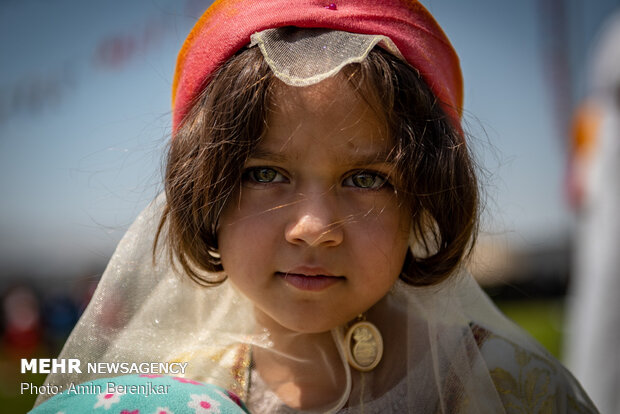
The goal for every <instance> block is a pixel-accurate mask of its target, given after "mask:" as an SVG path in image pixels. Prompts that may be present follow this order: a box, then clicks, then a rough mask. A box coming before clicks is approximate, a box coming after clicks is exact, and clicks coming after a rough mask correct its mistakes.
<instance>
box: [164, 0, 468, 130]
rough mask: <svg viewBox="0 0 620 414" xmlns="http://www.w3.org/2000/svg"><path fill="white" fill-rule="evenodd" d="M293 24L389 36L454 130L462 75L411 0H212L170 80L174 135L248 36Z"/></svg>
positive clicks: (427, 16) (424, 14)
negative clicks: (416, 71)
mask: <svg viewBox="0 0 620 414" xmlns="http://www.w3.org/2000/svg"><path fill="white" fill-rule="evenodd" d="M282 26H297V27H306V28H326V29H334V30H342V31H346V32H353V33H364V34H380V35H384V36H387V37H389V38H390V39H391V40H392V42H394V44H395V45H396V47H398V49H399V51H400V52H401V54H402V55H403V57H404V58H405V59H406V60H407V62H409V64H410V65H411V66H413V67H414V68H416V69H417V70H418V71H419V72H420V74H421V76H422V78H423V79H424V80H425V81H426V83H427V84H428V85H429V87H430V88H431V90H432V91H433V93H434V94H435V96H437V98H438V99H439V102H440V103H441V105H442V107H443V109H444V111H445V112H446V113H447V114H448V116H449V117H450V119H451V120H452V122H453V123H454V125H455V126H456V127H457V128H458V129H459V130H460V118H461V110H462V106H463V78H462V74H461V69H460V64H459V59H458V56H457V55H456V52H455V51H454V49H453V47H452V45H451V44H450V41H449V40H448V38H447V37H446V35H445V33H444V32H443V30H442V29H441V27H439V25H438V24H437V22H436V21H435V19H434V18H433V16H431V14H430V13H429V12H428V11H427V10H426V9H425V8H424V7H423V6H422V5H421V4H420V3H419V2H418V1H415V0H335V1H333V2H327V1H324V0H260V1H250V0H217V1H215V2H214V3H213V4H212V5H211V7H209V9H208V10H207V11H206V12H205V13H204V14H203V15H202V17H201V18H200V20H198V22H197V23H196V25H195V26H194V28H193V29H192V31H191V32H190V34H189V36H188V37H187V39H186V40H185V43H184V44H183V47H182V48H181V51H180V52H179V57H178V59H177V67H176V71H175V75H174V80H173V84H172V107H173V121H172V122H173V124H172V125H173V132H175V131H176V130H177V129H178V127H179V125H180V123H181V121H182V120H183V118H184V117H185V115H186V114H187V112H188V111H189V109H190V106H191V104H192V102H193V101H194V98H195V97H196V96H197V95H198V94H199V93H200V92H201V91H202V89H203V88H204V87H205V85H206V84H207V83H208V81H209V79H210V78H211V76H212V74H213V73H214V71H215V70H216V69H217V68H218V67H219V66H220V65H221V64H223V63H224V62H225V61H226V60H227V59H229V58H230V57H231V56H232V55H233V54H235V53H236V52H237V51H238V50H239V49H241V48H242V47H244V46H245V45H248V44H249V43H250V36H251V35H252V34H253V33H256V32H260V31H262V30H265V29H269V28H275V27H282Z"/></svg>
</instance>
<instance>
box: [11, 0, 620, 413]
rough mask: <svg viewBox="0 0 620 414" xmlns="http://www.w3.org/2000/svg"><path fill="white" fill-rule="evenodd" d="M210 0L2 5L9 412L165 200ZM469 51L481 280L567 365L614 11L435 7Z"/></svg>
mask: <svg viewBox="0 0 620 414" xmlns="http://www.w3.org/2000/svg"><path fill="white" fill-rule="evenodd" d="M209 4H210V1H207V0H134V1H131V2H126V1H120V0H108V1H105V2H84V1H78V0H56V1H53V2H50V1H44V0H20V1H17V0H1V1H0V56H1V58H0V62H1V63H0V73H1V76H0V194H1V200H2V201H1V202H0V301H1V302H0V340H1V342H0V405H3V406H7V407H12V408H11V412H25V411H26V410H27V409H28V408H30V407H31V405H32V403H33V401H34V398H35V397H36V396H35V395H20V394H19V384H20V383H21V382H25V381H32V382H34V383H35V384H40V383H41V382H42V381H43V377H41V376H36V375H35V376H32V377H29V376H26V375H21V374H19V365H18V364H19V358H34V357H49V356H50V355H56V354H57V353H58V351H59V349H60V347H61V346H62V343H63V341H64V339H65V338H66V336H67V335H68V333H69V332H70V331H71V328H72V326H73V325H74V323H75V322H76V320H77V318H78V317H79V314H80V313H81V311H82V310H83V309H84V307H85V306H86V304H87V303H88V300H89V298H90V296H91V295H92V292H93V290H94V288H95V286H96V283H97V280H98V278H99V277H100V275H101V273H102V272H103V270H104V268H105V265H106V263H107V261H108V259H109V257H110V255H111V254H112V252H113V250H114V248H115V246H116V243H117V242H118V241H119V239H120V238H121V237H122V235H123V233H124V231H125V230H126V228H127V227H128V225H129V224H131V222H132V221H133V219H134V218H135V216H136V215H137V213H138V212H139V211H140V210H141V209H142V208H144V207H145V206H146V205H147V204H148V203H149V202H150V201H151V200H152V199H153V198H154V197H155V195H156V194H158V193H159V192H160V191H161V190H162V185H161V170H162V155H163V151H164V149H165V146H166V143H167V140H168V139H169V134H170V126H171V119H170V89H171V79H172V73H173V70H174V64H175V59H176V53H177V51H178V49H179V48H180V46H181V44H182V42H183V40H184V38H185V37H186V35H187V33H188V32H189V30H190V28H191V27H192V25H193V24H194V22H195V21H196V19H197V18H198V17H199V16H200V14H201V12H202V11H203V10H204V9H205V8H206V7H207V6H208V5H209ZM423 4H425V5H426V6H427V8H428V9H429V10H430V11H431V13H433V14H434V16H435V17H436V19H437V20H438V21H439V23H440V24H441V25H442V27H443V28H444V30H445V31H446V33H447V34H448V36H449V37H450V39H451V40H452V42H453V44H454V46H455V48H456V50H457V51H458V53H459V55H460V56H461V62H462V67H463V72H464V76H465V88H466V89H465V97H466V99H465V109H466V115H465V123H466V129H467V130H468V131H469V133H470V134H471V139H470V145H471V147H472V148H473V149H474V151H475V153H476V154H477V157H478V160H479V162H480V164H481V169H482V176H481V181H482V183H483V186H484V191H485V211H484V216H483V234H482V236H481V239H480V242H479V245H478V248H477V250H476V253H475V255H474V257H473V259H472V263H471V269H472V271H473V272H474V274H475V276H476V277H477V278H478V280H479V281H480V282H481V283H482V284H483V286H484V287H485V289H486V290H487V291H488V292H489V294H490V295H491V297H492V298H493V299H494V300H495V301H496V303H497V304H498V305H499V306H500V307H501V308H502V309H503V310H504V311H505V312H506V313H507V314H508V315H509V316H510V317H511V318H513V319H514V320H515V321H517V323H519V324H521V325H522V326H523V327H525V328H526V329H527V330H529V331H530V332H531V333H532V334H533V335H534V336H536V337H537V338H538V339H539V340H540V341H541V342H542V343H543V344H544V345H545V346H546V347H547V348H548V349H549V350H550V351H551V352H552V353H554V354H555V355H556V356H558V357H559V358H562V353H561V349H562V340H563V338H564V336H563V325H564V323H565V321H564V318H565V298H566V292H567V289H568V288H569V286H570V281H571V274H572V272H571V271H572V266H571V263H572V260H573V259H572V258H573V256H574V255H573V250H574V249H573V246H574V235H575V221H576V219H575V213H574V209H573V208H572V207H571V204H572V205H573V206H574V205H575V204H578V202H575V195H574V194H573V192H571V191H568V190H569V189H570V186H569V185H567V176H568V174H567V168H568V165H569V164H570V163H569V160H570V159H571V122H572V118H573V114H574V113H575V110H576V108H577V107H578V105H579V104H580V102H582V101H583V99H584V98H585V97H586V95H587V84H586V79H587V76H588V70H589V69H588V67H589V63H588V62H589V59H590V58H591V53H592V45H593V44H594V42H595V41H596V39H597V36H598V33H599V32H600V29H601V27H602V24H603V22H604V21H605V19H606V18H607V17H609V16H610V15H611V14H612V12H613V11H614V10H615V9H616V8H618V7H619V6H620V4H619V1H618V0H522V1H519V2H498V1H496V0H468V1H462V0H426V1H423Z"/></svg>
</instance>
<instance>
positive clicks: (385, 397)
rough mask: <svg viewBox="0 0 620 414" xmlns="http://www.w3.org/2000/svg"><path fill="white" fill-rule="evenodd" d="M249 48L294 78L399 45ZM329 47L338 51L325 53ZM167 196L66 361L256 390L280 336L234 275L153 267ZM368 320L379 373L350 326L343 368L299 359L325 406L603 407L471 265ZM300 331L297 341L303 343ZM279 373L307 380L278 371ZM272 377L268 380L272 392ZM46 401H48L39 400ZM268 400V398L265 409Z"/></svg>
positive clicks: (399, 289)
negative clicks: (178, 374) (182, 366)
mask: <svg viewBox="0 0 620 414" xmlns="http://www.w3.org/2000/svg"><path fill="white" fill-rule="evenodd" d="M291 39H293V40H291ZM294 39H297V40H299V39H301V43H300V42H297V41H294ZM253 43H254V44H256V45H258V46H259V47H260V48H261V51H262V52H263V54H264V56H265V59H266V60H267V62H269V65H270V66H271V68H272V70H273V71H274V73H276V74H277V75H278V77H280V78H281V79H283V80H285V82H287V83H289V84H296V85H307V84H310V83H316V82H319V81H320V80H321V79H323V78H324V77H326V76H331V75H333V74H334V73H337V72H338V71H339V70H340V68H341V67H342V66H344V65H346V64H348V63H350V62H354V61H360V60H361V59H364V58H365V56H366V55H367V53H368V51H369V50H370V49H372V47H374V46H375V45H376V44H378V43H380V45H381V46H382V47H385V48H387V49H388V50H392V51H393V53H396V54H398V52H397V50H395V47H394V46H393V44H392V42H390V41H389V39H387V38H385V37H383V36H366V35H352V34H348V33H343V32H336V31H326V30H320V31H313V32H311V31H307V30H304V31H290V30H288V29H284V30H275V31H270V30H268V31H266V32H263V33H261V34H258V35H255V36H253ZM336 44H337V47H331V46H333V45H336ZM325 45H327V46H330V45H331V46H330V48H328V49H326V48H324V47H323V46H325ZM312 51H314V52H312ZM289 52H290V53H289ZM324 53H327V54H329V55H330V56H332V57H334V58H333V59H324V58H320V59H319V58H317V56H318V55H322V54H324ZM319 60H320V61H321V62H323V63H324V62H326V61H327V62H329V63H328V64H327V65H322V66H321V67H320V68H319V67H318V66H317V65H314V66H313V67H314V69H313V70H311V71H307V69H308V67H309V65H307V63H308V62H315V61H319ZM300 62H301V64H299V63H300ZM164 204H165V199H164V197H163V196H160V197H159V198H158V199H157V200H155V201H154V202H153V203H152V204H151V205H150V206H149V207H147V208H146V209H145V211H143V212H142V213H141V214H140V216H139V217H138V218H137V219H136V221H135V223H134V224H133V225H132V226H131V228H130V229H129V231H128V232H127V234H126V235H125V237H124V238H123V240H122V241H121V242H120V244H119V246H118V248H117V250H116V252H115V253H114V255H113V257H112V259H111V260H110V263H109V265H108V267H107V269H106V271H105V273H104V275H103V277H102V279H101V282H100V284H99V286H98V288H97V290H96V292H95V295H94V298H93V300H92V301H91V303H90V305H89V306H88V308H87V309H86V311H85V313H84V315H83V316H82V318H81V319H80V321H79V323H78V324H77V326H76V327H75V329H74V331H73V332H72V334H71V336H70V338H69V339H68V341H67V343H66V345H65V347H64V348H63V350H62V353H61V355H60V358H79V359H80V360H81V361H82V367H83V368H84V367H85V365H86V363H88V362H102V361H105V362H121V361H126V362H149V361H185V362H189V365H188V369H187V371H186V372H185V376H187V377H190V378H194V379H198V380H203V381H207V382H211V383H214V384H217V385H220V386H222V387H224V388H227V389H231V390H232V391H235V392H236V393H238V394H239V395H240V396H241V397H242V398H246V399H247V398H248V397H250V398H252V396H251V395H250V396H248V391H249V392H250V393H251V392H252V391H255V390H256V389H258V388H257V387H258V385H257V384H258V382H257V380H258V379H257V378H256V377H255V376H253V373H252V369H251V368H252V366H251V364H252V360H253V354H254V353H255V352H257V351H258V350H260V351H261V352H266V353H269V352H276V349H277V348H278V347H277V344H274V343H272V338H271V337H270V333H269V331H268V330H265V329H263V328H261V327H259V326H258V325H257V323H256V321H255V320H254V317H253V307H252V304H251V303H250V302H249V301H248V300H247V299H246V298H244V297H243V296H241V295H240V294H239V293H237V292H236V291H235V289H234V288H233V287H232V286H231V285H230V283H228V282H224V283H223V284H221V285H219V286H216V287H199V286H197V285H196V284H195V283H193V282H192V281H190V279H189V278H188V277H187V276H184V275H183V274H179V273H176V272H175V270H174V266H172V265H171V264H170V263H168V260H167V259H165V258H166V257H167V255H166V254H165V252H158V254H157V255H156V257H157V261H156V263H153V255H152V249H153V240H154V236H155V233H156V229H157V226H158V224H159V221H160V218H161V214H162V211H163V206H164ZM164 231H165V230H164ZM177 267H178V268H179V269H180V268H181V267H180V266H177ZM367 318H368V320H370V321H371V322H373V323H374V324H375V325H376V326H377V327H378V329H379V330H380V332H381V334H382V335H383V341H384V356H383V360H382V361H381V363H380V364H379V366H378V367H377V368H375V369H374V370H372V371H371V372H367V373H360V372H358V371H356V370H353V369H352V368H350V366H349V364H348V363H347V361H346V358H345V356H344V351H343V349H344V345H343V344H344V340H343V338H344V330H345V327H338V328H335V329H334V330H333V331H332V336H333V341H334V342H333V343H332V344H331V345H332V347H333V344H334V343H335V344H336V347H337V349H338V352H339V353H340V356H341V360H342V363H341V364H337V365H336V366H333V365H329V364H327V363H326V362H325V359H323V357H322V356H323V355H324V352H325V350H324V349H316V353H315V354H316V358H313V359H312V360H308V361H302V362H304V363H307V364H308V367H312V368H313V369H312V370H309V371H308V372H313V373H316V372H317V367H319V368H320V369H319V371H320V372H322V374H321V375H322V376H323V377H324V381H325V382H326V383H333V384H336V385H337V386H338V387H340V392H339V393H338V396H337V397H334V398H333V401H331V402H330V403H328V404H327V405H326V406H325V407H320V408H318V409H317V410H318V411H320V412H334V411H338V410H344V412H358V411H364V412H366V413H368V412H403V413H404V412H408V413H436V412H437V413H503V412H510V409H507V407H513V406H514V407H521V406H523V407H526V408H525V410H526V411H527V412H534V411H535V412H538V410H542V409H544V408H553V409H555V411H553V412H571V411H575V412H579V411H578V410H577V409H575V407H577V408H579V407H581V408H584V412H595V409H594V408H593V407H591V406H590V403H589V400H588V398H587V396H586V395H585V394H583V392H582V391H581V388H580V387H579V385H578V384H577V382H576V381H574V379H573V378H572V376H571V375H570V374H569V373H568V372H566V371H565V369H564V368H563V367H562V366H561V365H560V364H558V363H557V362H556V361H555V360H554V359H553V358H552V357H550V356H549V355H548V354H547V353H546V351H545V350H544V349H542V347H540V346H539V345H538V344H537V343H536V342H535V341H533V340H531V339H530V338H529V337H528V336H527V335H526V334H524V333H523V332H522V331H521V330H520V329H519V328H517V327H516V326H515V325H513V324H512V323H510V322H509V321H508V320H507V319H506V318H505V317H504V316H502V315H501V314H500V313H499V312H498V311H497V310H496V308H495V307H494V305H493V304H492V303H491V301H490V300H489V299H488V298H487V296H486V295H485V294H484V293H483V292H482V291H481V290H480V288H479V287H478V285H477V284H476V282H475V281H474V280H473V279H472V278H471V276H470V275H468V274H467V273H466V272H465V271H462V272H460V273H459V274H456V275H453V276H452V277H450V278H449V279H448V280H447V281H445V282H444V283H442V284H440V285H437V286H433V287H426V288H415V287H411V286H408V285H406V284H405V283H403V282H401V281H398V282H397V283H396V284H395V285H394V287H393V288H392V290H391V291H390V293H389V294H388V295H387V296H386V297H385V298H384V299H383V300H381V301H380V302H379V303H378V304H377V305H375V306H374V307H373V308H371V309H369V310H368V312H367ZM304 335H305V334H297V337H296V338H290V339H291V340H302V341H303V339H304ZM277 357H278V358H288V357H290V356H289V355H281V354H279V355H277ZM296 362H300V361H296ZM313 375H314V374H313ZM97 376H110V374H106V375H104V374H94V373H89V372H87V371H86V370H85V369H83V370H82V373H81V374H51V375H49V377H48V378H47V380H46V383H48V384H52V385H64V386H65V387H66V385H67V384H69V383H74V384H78V383H81V382H84V381H87V380H90V379H92V378H94V377H97ZM281 381H282V382H286V381H303V378H290V377H289V378H287V377H286V376H284V377H283V378H282V379H281ZM275 385H276V387H274V384H273V383H271V384H270V388H271V389H277V384H275ZM264 392H268V390H264ZM48 397H49V396H48V395H42V396H40V397H39V400H38V403H41V402H42V401H44V400H45V399H46V398H48ZM262 397H263V394H261V395H260V396H259V399H260V398H262ZM511 404H512V405H511ZM527 404H529V405H527ZM571 404H572V405H571ZM256 407H257V406H256V405H255V408H256ZM343 407H344V408H343ZM527 407H529V408H527ZM273 409H274V407H271V408H270V407H269V406H264V407H262V408H260V409H259V411H260V410H263V411H264V412H272V411H271V410H273ZM528 410H530V411H528ZM524 412H525V411H524Z"/></svg>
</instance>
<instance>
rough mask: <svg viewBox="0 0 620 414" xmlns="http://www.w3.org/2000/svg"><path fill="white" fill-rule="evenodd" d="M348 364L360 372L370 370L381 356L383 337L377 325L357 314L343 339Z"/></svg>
mask: <svg viewBox="0 0 620 414" xmlns="http://www.w3.org/2000/svg"><path fill="white" fill-rule="evenodd" d="M344 344H345V351H346V354H347V360H348V361H349V365H351V366H352V367H353V368H355V369H356V370H358V371H361V372H369V371H372V370H373V369H374V368H375V367H376V366H377V365H378V364H379V362H380V361H381V357H382V356H383V338H382V337H381V332H379V329H377V327H376V326H375V325H374V324H372V323H370V322H368V321H366V320H364V317H363V315H360V316H358V320H357V322H355V323H354V324H353V325H352V326H351V327H350V328H349V330H348V331H347V334H346V336H345V340H344Z"/></svg>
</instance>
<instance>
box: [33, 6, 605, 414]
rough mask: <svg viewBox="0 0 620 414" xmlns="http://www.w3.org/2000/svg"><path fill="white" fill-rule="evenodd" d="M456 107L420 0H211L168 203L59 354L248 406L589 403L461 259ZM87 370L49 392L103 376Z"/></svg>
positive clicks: (457, 91)
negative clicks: (167, 368) (169, 370)
mask: <svg viewBox="0 0 620 414" xmlns="http://www.w3.org/2000/svg"><path fill="white" fill-rule="evenodd" d="M461 108H462V79H461V72H460V68H459V61H458V57H457V55H456V53H455V52H454V50H453V49H452V46H451V45H450V43H449V41H448V39H447V38H446V36H445V34H444V33H443V32H442V30H441V28H440V27H439V26H438V25H437V24H436V22H435V21H434V20H433V18H432V16H431V15H430V14H429V13H428V12H427V11H426V10H425V9H424V8H423V7H422V6H421V5H420V4H419V3H418V2H417V1H412V0H382V1H377V0H357V1H353V0H339V1H337V2H334V3H326V2H323V1H317V0H287V1H284V0H269V1H261V2H256V1H243V0H221V1H216V2H215V4H214V5H213V6H211V8H209V9H208V10H207V12H206V13H205V14H204V15H203V17H202V18H201V19H200V21H199V22H198V23H197V24H196V26H195V28H194V29H193V30H192V32H191V33H190V35H189V37H188V39H187V40H186V42H185V44H184V46H183V48H182V50H181V52H180V54H179V59H178V62H177V70H176V75H175V79H174V84H173V137H172V141H171V145H170V152H169V156H168V164H167V169H166V176H165V195H162V196H161V197H159V198H158V199H157V200H156V201H155V202H154V203H153V204H152V205H151V206H150V207H148V208H147V209H146V211H145V212H143V213H142V214H141V215H140V217H138V219H137V220H136V223H135V224H134V225H133V226H132V228H131V229H130V230H129V232H128V233H127V235H126V236H125V238H124V239H123V241H121V243H120V245H119V247H118V249H117V251H116V253H115V255H114V257H113V258H112V260H111V262H110V265H109V266H108V269H107V270H106V273H105V274H104V276H103V279H102V281H101V283H100V286H99V287H98V290H97V292H96V295H95V298H94V299H93V301H92V303H91V304H90V306H89V308H88V309H87V311H86V313H85V314H84V316H83V318H82V320H81V321H80V322H79V324H78V326H77V327H76V328H75V330H74V332H73V334H72V336H71V337H70V339H69V340H68V342H67V344H66V346H65V348H64V350H63V353H62V354H61V358H69V357H72V358H79V359H80V361H82V365H84V366H85V365H86V363H87V362H147V361H164V362H182V363H187V368H186V369H185V371H184V373H183V376H184V377H186V378H188V379H191V380H197V381H203V382H207V383H210V384H214V385H217V386H221V387H223V388H225V389H228V390H230V391H232V392H234V393H235V394H236V395H239V396H240V398H241V399H242V400H243V401H244V402H245V403H246V405H247V407H248V408H249V410H250V411H251V412H257V413H276V412H282V413H288V412H297V411H310V412H342V413H349V412H365V413H375V412H377V413H378V412H381V413H385V412H390V413H404V412H409V413H434V412H441V413H457V412H458V413H479V412H484V413H502V412H509V413H513V412H514V413H517V412H519V413H521V412H522V413H525V412H528V413H531V412H536V413H537V412H587V413H591V412H596V409H595V408H594V407H593V406H592V404H591V402H590V400H589V399H588V397H587V396H586V395H585V393H584V392H583V391H582V389H581V388H580V386H579V384H578V383H577V382H576V381H575V379H574V378H573V377H572V376H571V375H570V373H568V372H567V371H566V370H565V369H564V368H563V367H562V366H561V365H560V364H559V363H558V362H557V361H556V360H554V359H553V358H552V357H551V356H549V354H548V353H547V352H545V351H544V350H543V349H542V347H541V346H539V345H538V344H536V343H535V342H534V341H533V340H532V339H530V338H529V337H528V336H527V335H525V334H524V333H523V332H522V331H520V330H519V329H518V328H516V327H515V326H514V325H512V324H511V323H509V322H508V321H507V320H506V319H505V318H504V317H503V316H502V315H501V314H499V313H498V311H497V310H496V309H495V308H494V306H493V305H492V304H491V302H490V301H489V299H488V298H487V297H486V296H485V295H484V294H483V293H482V292H481V290H480V289H479V287H478V286H477V284H476V283H475V282H474V281H473V280H472V278H471V277H470V276H469V275H468V274H466V272H465V270H464V269H463V266H462V265H463V261H464V260H465V258H466V257H467V255H468V253H469V251H470V249H471V247H472V245H473V242H474V240H475V238H476V231H477V223H478V221H477V218H478V191H477V183H476V178H475V174H474V166H473V164H472V161H471V158H470V154H469V152H468V148H467V143H466V139H465V135H464V133H463V130H462V129H461V123H460V122H461V121H460V116H461ZM85 371H86V370H83V372H82V373H74V374H57V375H51V376H50V377H49V378H48V383H50V384H56V385H63V384H64V385H65V386H66V384H71V383H79V382H83V381H85V380H89V379H92V378H93V377H105V376H110V372H101V370H99V371H97V372H85ZM45 398H46V396H42V397H41V398H40V400H43V399H45ZM196 412H198V411H196Z"/></svg>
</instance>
